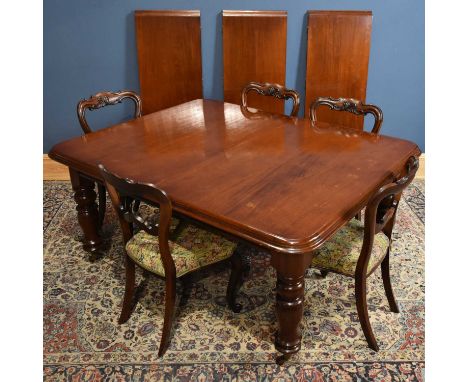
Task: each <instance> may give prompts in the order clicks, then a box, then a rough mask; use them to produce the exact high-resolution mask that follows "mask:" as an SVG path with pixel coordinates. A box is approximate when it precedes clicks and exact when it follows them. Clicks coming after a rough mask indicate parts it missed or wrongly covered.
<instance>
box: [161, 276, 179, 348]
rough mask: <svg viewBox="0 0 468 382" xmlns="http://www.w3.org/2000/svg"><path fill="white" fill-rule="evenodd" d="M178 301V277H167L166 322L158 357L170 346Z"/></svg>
mask: <svg viewBox="0 0 468 382" xmlns="http://www.w3.org/2000/svg"><path fill="white" fill-rule="evenodd" d="M175 301H176V279H175V277H173V278H166V296H165V304H164V305H165V306H164V324H163V330H162V334H161V343H160V344H159V351H158V357H162V356H163V355H164V353H165V352H166V349H167V348H168V346H169V342H170V341H169V340H170V338H171V329H172V320H173V318H174V307H175Z"/></svg>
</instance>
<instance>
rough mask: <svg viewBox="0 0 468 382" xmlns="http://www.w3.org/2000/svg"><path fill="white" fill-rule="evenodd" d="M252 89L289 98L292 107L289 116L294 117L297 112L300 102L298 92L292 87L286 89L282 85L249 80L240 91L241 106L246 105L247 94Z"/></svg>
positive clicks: (264, 93)
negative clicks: (291, 101)
mask: <svg viewBox="0 0 468 382" xmlns="http://www.w3.org/2000/svg"><path fill="white" fill-rule="evenodd" d="M251 91H254V92H256V93H258V94H261V95H264V96H270V97H275V98H278V99H289V98H291V99H292V100H293V108H292V110H291V117H296V116H297V113H298V112H299V105H300V103H301V101H300V97H299V94H298V93H297V92H296V91H295V90H292V89H287V88H285V87H284V86H282V85H278V84H270V83H260V82H249V83H248V84H247V85H245V86H244V88H243V89H242V92H241V102H242V103H241V105H242V107H243V108H246V107H247V94H248V93H249V92H251Z"/></svg>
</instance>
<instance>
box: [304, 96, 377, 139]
mask: <svg viewBox="0 0 468 382" xmlns="http://www.w3.org/2000/svg"><path fill="white" fill-rule="evenodd" d="M322 105H323V106H328V107H329V108H330V109H332V110H337V111H347V112H349V113H353V114H356V115H366V114H372V115H373V116H374V118H375V122H374V126H373V127H372V133H374V134H378V133H379V132H380V128H381V127H382V123H383V112H382V110H381V109H380V108H379V107H378V106H376V105H371V104H364V103H362V102H361V101H359V100H356V99H353V98H332V97H319V98H317V99H316V100H315V101H314V102H312V103H311V104H310V113H309V118H310V120H311V121H312V123H314V124H315V122H317V115H316V112H317V109H318V108H319V106H322Z"/></svg>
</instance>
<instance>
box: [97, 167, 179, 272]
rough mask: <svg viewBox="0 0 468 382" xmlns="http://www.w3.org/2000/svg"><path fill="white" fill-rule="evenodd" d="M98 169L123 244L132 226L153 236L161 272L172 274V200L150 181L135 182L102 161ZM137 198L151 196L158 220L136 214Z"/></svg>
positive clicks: (173, 267) (131, 233)
mask: <svg viewBox="0 0 468 382" xmlns="http://www.w3.org/2000/svg"><path fill="white" fill-rule="evenodd" d="M99 170H100V172H101V175H102V177H103V179H104V183H105V185H106V188H107V192H108V193H109V196H110V198H111V201H112V206H113V207H114V209H115V211H116V212H117V215H118V218H119V223H120V227H121V229H122V234H123V240H124V244H126V243H127V242H128V241H129V240H130V239H131V237H132V236H133V229H134V227H135V226H136V227H137V228H139V229H142V230H144V231H145V232H147V233H149V234H151V235H154V236H157V237H158V241H159V250H160V253H161V258H162V262H163V266H164V271H165V276H166V277H172V276H173V275H175V265H174V260H173V258H172V256H171V252H170V249H169V228H170V224H171V218H172V203H171V200H170V199H169V197H168V196H167V194H166V193H165V192H164V191H163V190H161V189H159V188H157V187H156V186H155V185H153V184H148V183H137V182H134V181H133V180H130V179H124V178H120V177H119V176H117V175H115V174H112V173H111V172H109V171H108V170H107V169H106V168H105V167H104V166H103V165H102V164H100V165H99ZM141 200H151V201H152V202H156V203H157V204H158V205H159V222H158V223H153V222H150V221H148V220H147V219H146V220H145V219H144V218H143V217H142V216H141V215H139V214H138V210H137V209H136V208H133V207H134V203H135V202H136V201H141Z"/></svg>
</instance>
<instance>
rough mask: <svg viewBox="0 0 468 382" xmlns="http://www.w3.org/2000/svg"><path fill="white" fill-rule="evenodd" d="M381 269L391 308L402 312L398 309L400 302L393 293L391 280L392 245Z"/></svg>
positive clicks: (395, 311)
mask: <svg viewBox="0 0 468 382" xmlns="http://www.w3.org/2000/svg"><path fill="white" fill-rule="evenodd" d="M380 269H381V270H382V280H383V284H384V288H385V294H386V295H387V300H388V304H389V305H390V310H391V311H392V312H393V313H400V310H399V309H398V303H397V301H396V299H395V295H394V294H393V289H392V283H391V281H390V246H389V247H388V249H387V254H386V255H385V258H384V259H383V261H382V264H380Z"/></svg>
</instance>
